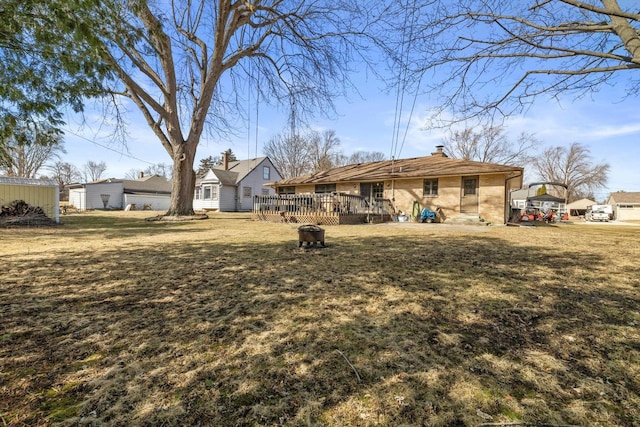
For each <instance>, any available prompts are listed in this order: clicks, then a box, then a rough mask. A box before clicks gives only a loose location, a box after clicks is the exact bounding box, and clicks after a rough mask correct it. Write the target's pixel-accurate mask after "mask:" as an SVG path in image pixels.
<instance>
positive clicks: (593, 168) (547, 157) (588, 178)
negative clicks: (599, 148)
mask: <svg viewBox="0 0 640 427" xmlns="http://www.w3.org/2000/svg"><path fill="white" fill-rule="evenodd" d="M533 166H534V167H535V169H536V171H537V173H538V175H539V177H540V178H541V179H542V180H543V181H550V182H560V183H563V184H566V185H567V187H568V188H567V198H568V199H569V202H571V201H574V200H577V199H580V198H582V197H585V196H586V195H588V194H592V193H593V192H595V190H596V189H598V188H602V187H604V186H605V185H606V183H607V179H608V175H609V164H607V163H604V162H600V163H594V162H593V159H592V158H591V153H590V151H589V149H588V148H586V147H585V146H584V145H582V144H580V143H578V142H574V143H572V144H571V145H570V146H568V147H566V146H558V147H551V148H547V149H546V150H545V151H544V152H543V153H542V154H541V155H540V156H538V157H536V158H535V159H534V161H533ZM549 190H551V189H549Z"/></svg>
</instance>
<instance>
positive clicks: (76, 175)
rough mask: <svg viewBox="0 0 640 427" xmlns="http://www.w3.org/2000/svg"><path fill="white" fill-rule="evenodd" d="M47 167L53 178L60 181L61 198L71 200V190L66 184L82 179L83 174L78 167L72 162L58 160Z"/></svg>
mask: <svg viewBox="0 0 640 427" xmlns="http://www.w3.org/2000/svg"><path fill="white" fill-rule="evenodd" d="M47 169H49V171H50V172H51V174H50V177H51V179H54V180H55V181H56V182H57V183H58V187H59V189H60V200H69V190H68V189H67V188H66V186H67V185H69V184H73V183H77V182H79V181H80V180H82V174H81V173H80V171H79V170H78V168H77V167H75V166H74V165H72V164H71V163H67V162H63V161H57V162H55V163H53V164H51V165H50V166H48V167H47Z"/></svg>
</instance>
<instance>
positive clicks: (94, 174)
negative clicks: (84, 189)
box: [84, 160, 107, 182]
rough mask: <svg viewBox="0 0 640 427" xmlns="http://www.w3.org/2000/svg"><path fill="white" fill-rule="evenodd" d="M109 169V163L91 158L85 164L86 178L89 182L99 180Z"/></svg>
mask: <svg viewBox="0 0 640 427" xmlns="http://www.w3.org/2000/svg"><path fill="white" fill-rule="evenodd" d="M106 170H107V163H106V162H104V161H102V162H96V161H94V160H89V161H88V162H87V163H85V165H84V180H85V181H87V182H93V181H98V180H99V179H100V178H102V174H103V173H105V171H106Z"/></svg>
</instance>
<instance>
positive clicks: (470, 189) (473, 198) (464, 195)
mask: <svg viewBox="0 0 640 427" xmlns="http://www.w3.org/2000/svg"><path fill="white" fill-rule="evenodd" d="M479 181H480V180H479V179H478V177H477V176H463V177H462V188H461V189H460V212H461V213H466V214H474V213H475V214H477V213H478V183H479Z"/></svg>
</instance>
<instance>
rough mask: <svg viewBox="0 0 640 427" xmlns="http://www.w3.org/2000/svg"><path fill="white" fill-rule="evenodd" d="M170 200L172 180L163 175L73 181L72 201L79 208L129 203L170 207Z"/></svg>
mask: <svg viewBox="0 0 640 427" xmlns="http://www.w3.org/2000/svg"><path fill="white" fill-rule="evenodd" d="M170 201H171V181H170V180H168V179H167V178H165V177H163V176H159V175H152V176H144V175H142V174H140V178H138V179H115V178H108V179H102V180H99V181H94V182H89V183H86V184H71V185H69V204H70V205H73V206H75V207H76V209H78V210H87V209H124V208H126V207H127V206H129V205H131V208H135V209H138V210H141V209H144V208H145V207H146V208H147V209H151V210H168V209H169V206H170Z"/></svg>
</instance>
